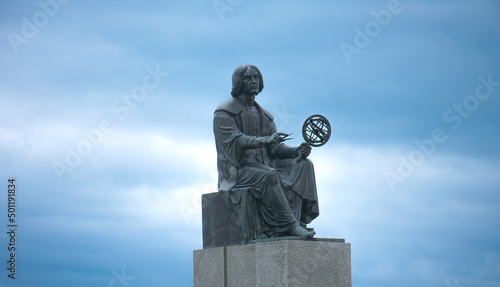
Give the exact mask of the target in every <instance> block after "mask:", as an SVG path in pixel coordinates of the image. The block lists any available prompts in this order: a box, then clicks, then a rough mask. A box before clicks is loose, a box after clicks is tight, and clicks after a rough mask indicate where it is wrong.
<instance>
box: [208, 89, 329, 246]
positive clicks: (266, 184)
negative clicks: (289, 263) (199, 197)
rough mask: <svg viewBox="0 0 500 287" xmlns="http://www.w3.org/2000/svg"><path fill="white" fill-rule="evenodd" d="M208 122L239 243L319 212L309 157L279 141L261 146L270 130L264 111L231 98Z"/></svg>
mask: <svg viewBox="0 0 500 287" xmlns="http://www.w3.org/2000/svg"><path fill="white" fill-rule="evenodd" d="M213 124H214V134H215V144H216V148H217V170H218V173H219V178H218V190H219V193H220V194H221V197H222V200H223V201H224V203H225V205H226V207H227V208H228V211H229V214H230V216H231V219H232V220H233V221H234V222H235V223H236V224H237V225H238V226H239V227H240V228H241V229H242V243H246V242H248V241H249V240H254V239H259V238H267V237H274V236H280V235H283V234H286V232H288V231H290V230H291V229H293V228H294V227H296V226H297V225H299V223H305V224H307V223H310V222H311V221H312V220H313V219H314V218H316V217H317V216H318V215H319V208H318V197H317V192H316V182H315V177H314V167H313V165H312V163H311V161H310V160H309V159H302V160H298V159H297V157H298V151H297V149H296V148H293V147H289V146H287V145H285V144H283V143H279V144H272V145H267V146H266V144H265V137H267V136H270V135H272V134H273V133H275V132H276V125H275V123H274V118H273V116H272V115H271V114H270V113H269V112H267V111H266V110H265V109H263V108H262V107H261V106H260V105H259V104H258V103H257V102H255V107H253V108H248V107H245V106H244V105H243V104H241V103H240V102H239V101H238V100H237V99H236V98H234V97H233V98H231V99H229V100H227V101H226V102H224V103H222V104H221V105H220V106H219V107H218V108H217V109H216V110H215V113H214V123H213Z"/></svg>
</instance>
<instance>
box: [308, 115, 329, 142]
mask: <svg viewBox="0 0 500 287" xmlns="http://www.w3.org/2000/svg"><path fill="white" fill-rule="evenodd" d="M331 133H332V129H331V126H330V122H328V120H327V119H326V118H325V117H324V116H322V115H312V116H310V117H308V118H307V120H306V121H305V122H304V125H303V126H302V136H303V137H304V140H305V141H306V142H307V143H308V144H309V145H311V146H316V147H317V146H322V145H324V144H326V142H327V141H328V140H329V139H330V135H331Z"/></svg>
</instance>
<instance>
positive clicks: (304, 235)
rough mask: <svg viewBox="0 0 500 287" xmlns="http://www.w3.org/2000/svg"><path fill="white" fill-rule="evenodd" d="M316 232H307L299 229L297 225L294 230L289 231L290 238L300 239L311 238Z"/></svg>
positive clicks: (302, 228)
mask: <svg viewBox="0 0 500 287" xmlns="http://www.w3.org/2000/svg"><path fill="white" fill-rule="evenodd" d="M315 234H316V232H315V231H314V230H313V231H308V230H307V229H305V228H304V227H301V226H300V225H298V226H297V227H295V228H294V229H292V230H290V236H297V237H302V238H312V237H313V236H314V235H315Z"/></svg>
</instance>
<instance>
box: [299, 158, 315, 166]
mask: <svg viewBox="0 0 500 287" xmlns="http://www.w3.org/2000/svg"><path fill="white" fill-rule="evenodd" d="M299 165H300V166H304V167H306V168H313V167H314V165H313V163H312V161H311V160H310V159H308V158H305V159H303V160H301V161H300V162H299Z"/></svg>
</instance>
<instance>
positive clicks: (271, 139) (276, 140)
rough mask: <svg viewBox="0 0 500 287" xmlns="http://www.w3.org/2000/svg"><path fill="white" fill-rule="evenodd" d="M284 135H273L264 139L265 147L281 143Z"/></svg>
mask: <svg viewBox="0 0 500 287" xmlns="http://www.w3.org/2000/svg"><path fill="white" fill-rule="evenodd" d="M286 135H287V134H285V133H274V134H272V135H270V136H267V137H266V145H270V144H277V143H280V142H282V141H283V137H284V136H286Z"/></svg>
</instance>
